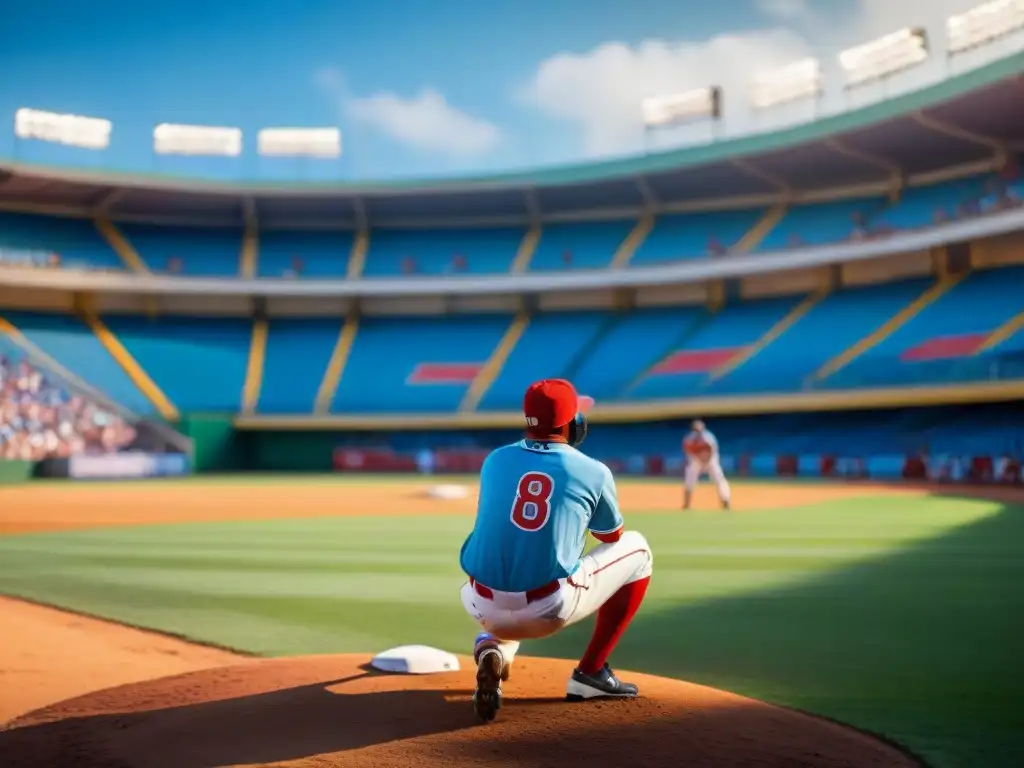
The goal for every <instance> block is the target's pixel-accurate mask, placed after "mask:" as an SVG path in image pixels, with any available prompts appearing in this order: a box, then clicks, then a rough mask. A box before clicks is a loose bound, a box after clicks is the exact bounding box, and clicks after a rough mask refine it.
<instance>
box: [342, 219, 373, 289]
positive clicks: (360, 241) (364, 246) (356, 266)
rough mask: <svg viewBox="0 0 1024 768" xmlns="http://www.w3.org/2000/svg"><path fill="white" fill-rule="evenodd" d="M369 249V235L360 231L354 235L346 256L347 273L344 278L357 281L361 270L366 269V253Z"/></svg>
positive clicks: (361, 274)
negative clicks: (349, 250) (354, 237)
mask: <svg viewBox="0 0 1024 768" xmlns="http://www.w3.org/2000/svg"><path fill="white" fill-rule="evenodd" d="M369 249H370V233H369V232H368V231H360V232H357V233H356V239H355V240H353V241H352V250H351V252H349V255H348V271H347V272H346V276H347V277H348V279H349V280H358V279H359V278H360V277H362V276H363V269H364V268H365V267H366V253H367V251H369Z"/></svg>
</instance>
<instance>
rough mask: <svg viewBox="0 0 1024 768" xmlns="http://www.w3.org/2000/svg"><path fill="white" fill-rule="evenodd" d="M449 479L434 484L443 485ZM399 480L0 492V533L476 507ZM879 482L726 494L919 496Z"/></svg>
mask: <svg viewBox="0 0 1024 768" xmlns="http://www.w3.org/2000/svg"><path fill="white" fill-rule="evenodd" d="M443 482H448V481H442V480H439V481H436V483H443ZM436 483H431V482H424V481H420V480H412V481H408V480H399V481H396V482H395V483H394V484H389V483H387V482H376V483H372V484H370V483H367V484H361V483H360V484H351V485H339V484H333V485H332V484H326V485H324V484H308V485H303V484H302V481H301V480H298V481H293V482H281V483H280V484H272V485H268V484H266V483H259V484H256V485H252V486H246V485H244V480H240V481H239V484H238V485H233V484H232V485H219V484H217V485H214V484H210V485H207V484H191V483H162V484H159V486H157V487H153V486H147V485H146V484H144V483H131V484H120V485H117V484H107V483H104V484H101V485H82V484H68V485H44V486H33V485H24V486H12V487H7V488H2V487H0V534H12V533H28V532H32V531H52V530H65V529H76V528H93V527H98V526H120V525H152V524H157V523H186V522H219V521H230V520H268V519H280V518H312V517H338V516H345V515H391V514H402V515H420V514H423V515H428V514H429V515H438V514H469V513H471V512H472V511H473V510H474V509H475V504H476V492H477V488H476V486H475V485H472V484H467V485H466V488H467V490H468V495H467V497H466V498H464V499H457V500H451V501H439V500H436V499H430V498H428V497H427V490H428V489H429V488H430V487H431V486H432V485H434V484H436ZM920 492H921V491H919V490H916V489H899V488H894V487H891V486H878V485H869V484H864V485H832V484H820V485H780V484H768V483H764V484H744V485H740V486H737V487H736V488H735V489H734V490H733V506H734V508H735V509H736V510H737V511H739V512H743V511H756V510H759V509H772V508H777V507H782V506H801V505H807V504H816V503H819V502H823V501H833V500H836V499H850V498H863V497H865V496H877V495H878V494H880V493H920ZM619 503H620V505H621V506H622V509H623V510H624V511H626V512H627V513H628V511H629V510H643V511H645V512H656V511H664V512H672V511H677V510H678V509H679V506H680V504H681V503H682V488H681V486H679V485H676V484H673V483H648V482H630V481H628V480H627V481H623V482H621V483H620V484H619ZM694 509H695V510H697V511H700V510H702V509H704V510H713V509H718V503H717V499H716V498H715V492H714V490H713V489H712V488H710V487H702V488H698V490H697V493H696V495H695V498H694Z"/></svg>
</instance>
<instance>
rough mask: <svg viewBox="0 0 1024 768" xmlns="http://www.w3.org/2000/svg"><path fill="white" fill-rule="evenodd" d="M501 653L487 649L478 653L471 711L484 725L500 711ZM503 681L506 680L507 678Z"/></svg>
mask: <svg viewBox="0 0 1024 768" xmlns="http://www.w3.org/2000/svg"><path fill="white" fill-rule="evenodd" d="M504 666H505V665H504V661H503V659H502V656H501V651H499V650H498V649H497V648H488V649H486V650H483V651H481V652H480V660H479V661H478V662H477V665H476V693H474V694H473V709H475V710H476V713H477V715H478V716H479V717H480V719H481V720H483V721H484V722H485V723H487V722H490V721H491V720H493V719H494V717H495V715H497V714H498V710H499V709H501V681H502V678H503V676H504V675H505V670H504ZM504 679H506V680H507V679H508V677H507V676H505V677H504Z"/></svg>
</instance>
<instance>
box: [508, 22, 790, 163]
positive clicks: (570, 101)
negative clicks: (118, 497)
mask: <svg viewBox="0 0 1024 768" xmlns="http://www.w3.org/2000/svg"><path fill="white" fill-rule="evenodd" d="M808 49H809V47H808V45H807V43H806V42H805V41H804V40H802V39H801V38H800V37H799V36H798V35H796V34H794V33H792V32H788V31H785V30H765V31H755V32H740V33H736V34H731V35H721V36H719V37H715V38H712V39H711V40H708V41H706V42H700V43H688V42H683V43H667V42H663V41H659V40H648V41H645V42H643V43H641V44H640V45H639V46H637V47H635V48H633V47H630V46H628V45H626V44H624V43H605V44H604V45H601V46H598V47H597V48H595V49H593V50H592V51H590V52H588V53H584V54H575V53H562V54H559V55H557V56H554V57H552V58H550V59H547V60H546V61H544V62H542V63H541V65H540V66H539V67H538V68H537V71H536V72H535V74H534V76H533V78H532V80H531V82H530V84H529V85H528V86H527V87H526V88H524V89H523V90H522V92H521V93H520V97H521V98H523V99H525V100H526V101H527V102H529V103H531V104H533V105H534V106H536V107H537V108H538V109H540V110H541V111H542V112H544V113H546V114H548V115H550V116H551V117H554V118H556V119H559V120H562V121H565V122H568V123H570V124H573V125H575V126H576V127H577V128H578V129H579V130H580V132H581V134H582V138H583V144H584V151H585V152H586V153H587V154H589V155H603V154H612V153H615V152H618V151H625V150H631V149H635V148H636V144H637V141H638V136H639V135H640V131H641V128H642V125H641V119H640V109H639V107H640V103H641V102H642V101H643V99H645V98H647V97H650V96H657V95H659V94H665V93H674V92H677V91H684V90H688V89H691V88H700V87H703V86H707V85H720V86H722V87H723V88H724V90H725V93H726V98H728V97H729V94H730V93H734V94H735V93H737V92H746V89H747V83H748V80H749V78H750V75H751V73H753V72H757V71H759V70H762V69H770V68H773V67H777V66H781V65H783V64H786V63H788V62H789V61H791V60H794V59H797V58H800V57H802V56H805V55H807V52H808Z"/></svg>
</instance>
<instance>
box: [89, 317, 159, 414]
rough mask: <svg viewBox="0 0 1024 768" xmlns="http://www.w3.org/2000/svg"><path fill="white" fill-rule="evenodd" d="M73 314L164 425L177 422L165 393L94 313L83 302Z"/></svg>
mask: <svg viewBox="0 0 1024 768" xmlns="http://www.w3.org/2000/svg"><path fill="white" fill-rule="evenodd" d="M75 311H76V313H77V314H78V317H79V318H80V319H81V320H82V322H83V323H84V324H85V325H86V326H87V327H88V328H89V330H91V331H92V333H93V335H94V336H95V337H96V338H97V339H99V342H100V344H102V345H103V348H104V349H105V350H107V354H109V355H110V356H111V357H112V358H114V360H115V361H117V364H118V365H120V366H121V369H122V370H123V371H124V372H125V374H127V376H128V378H129V379H131V380H132V383H133V384H134V385H135V386H136V387H138V389H139V391H140V392H142V394H144V395H145V396H146V399H147V400H149V402H150V404H151V405H152V406H153V408H154V410H155V411H156V412H157V413H158V414H160V416H161V417H162V418H163V419H165V420H166V421H177V420H178V418H179V413H178V409H177V408H176V407H175V405H174V404H173V403H172V402H171V401H170V399H169V398H168V397H167V395H166V394H164V391H163V390H162V389H161V388H160V387H159V386H158V385H157V383H156V382H155V381H153V379H151V378H150V376H149V374H148V373H146V371H145V370H144V369H143V367H142V366H141V365H139V362H138V360H136V359H135V357H134V356H133V355H132V354H131V352H129V351H128V349H127V348H126V347H125V346H124V345H123V344H122V343H121V341H120V339H118V338H117V335H116V334H115V333H114V332H113V331H111V330H110V328H108V327H107V325H106V323H104V322H103V321H102V320H101V319H100V317H99V315H98V314H96V311H95V310H94V309H93V308H92V307H90V306H89V303H88V302H86V301H82V300H79V301H77V302H76V307H75Z"/></svg>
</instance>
